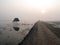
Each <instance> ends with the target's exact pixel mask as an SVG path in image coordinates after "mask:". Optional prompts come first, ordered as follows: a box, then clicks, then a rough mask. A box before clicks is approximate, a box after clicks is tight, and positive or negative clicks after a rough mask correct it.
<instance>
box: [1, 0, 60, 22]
mask: <svg viewBox="0 0 60 45" xmlns="http://www.w3.org/2000/svg"><path fill="white" fill-rule="evenodd" d="M15 17H18V18H20V19H21V20H25V21H30V22H33V21H37V20H44V21H60V0H0V20H12V19H13V18H15Z"/></svg>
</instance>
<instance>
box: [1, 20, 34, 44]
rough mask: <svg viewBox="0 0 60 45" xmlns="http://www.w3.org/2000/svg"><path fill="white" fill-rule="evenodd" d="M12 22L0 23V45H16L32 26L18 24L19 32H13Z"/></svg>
mask: <svg viewBox="0 0 60 45" xmlns="http://www.w3.org/2000/svg"><path fill="white" fill-rule="evenodd" d="M13 24H14V23H13V22H12V21H1V22H0V45H17V44H18V43H19V42H21V41H22V40H23V38H24V37H25V36H26V35H27V34H28V32H29V30H30V29H31V28H32V26H33V24H22V22H20V23H19V31H15V30H14V28H13Z"/></svg>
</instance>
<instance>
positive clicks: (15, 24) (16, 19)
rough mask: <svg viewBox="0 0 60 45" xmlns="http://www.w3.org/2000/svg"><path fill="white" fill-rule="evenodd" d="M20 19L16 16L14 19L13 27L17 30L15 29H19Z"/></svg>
mask: <svg viewBox="0 0 60 45" xmlns="http://www.w3.org/2000/svg"><path fill="white" fill-rule="evenodd" d="M19 26H20V25H19V19H18V18H15V19H14V20H13V29H14V30H15V31H19Z"/></svg>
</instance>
